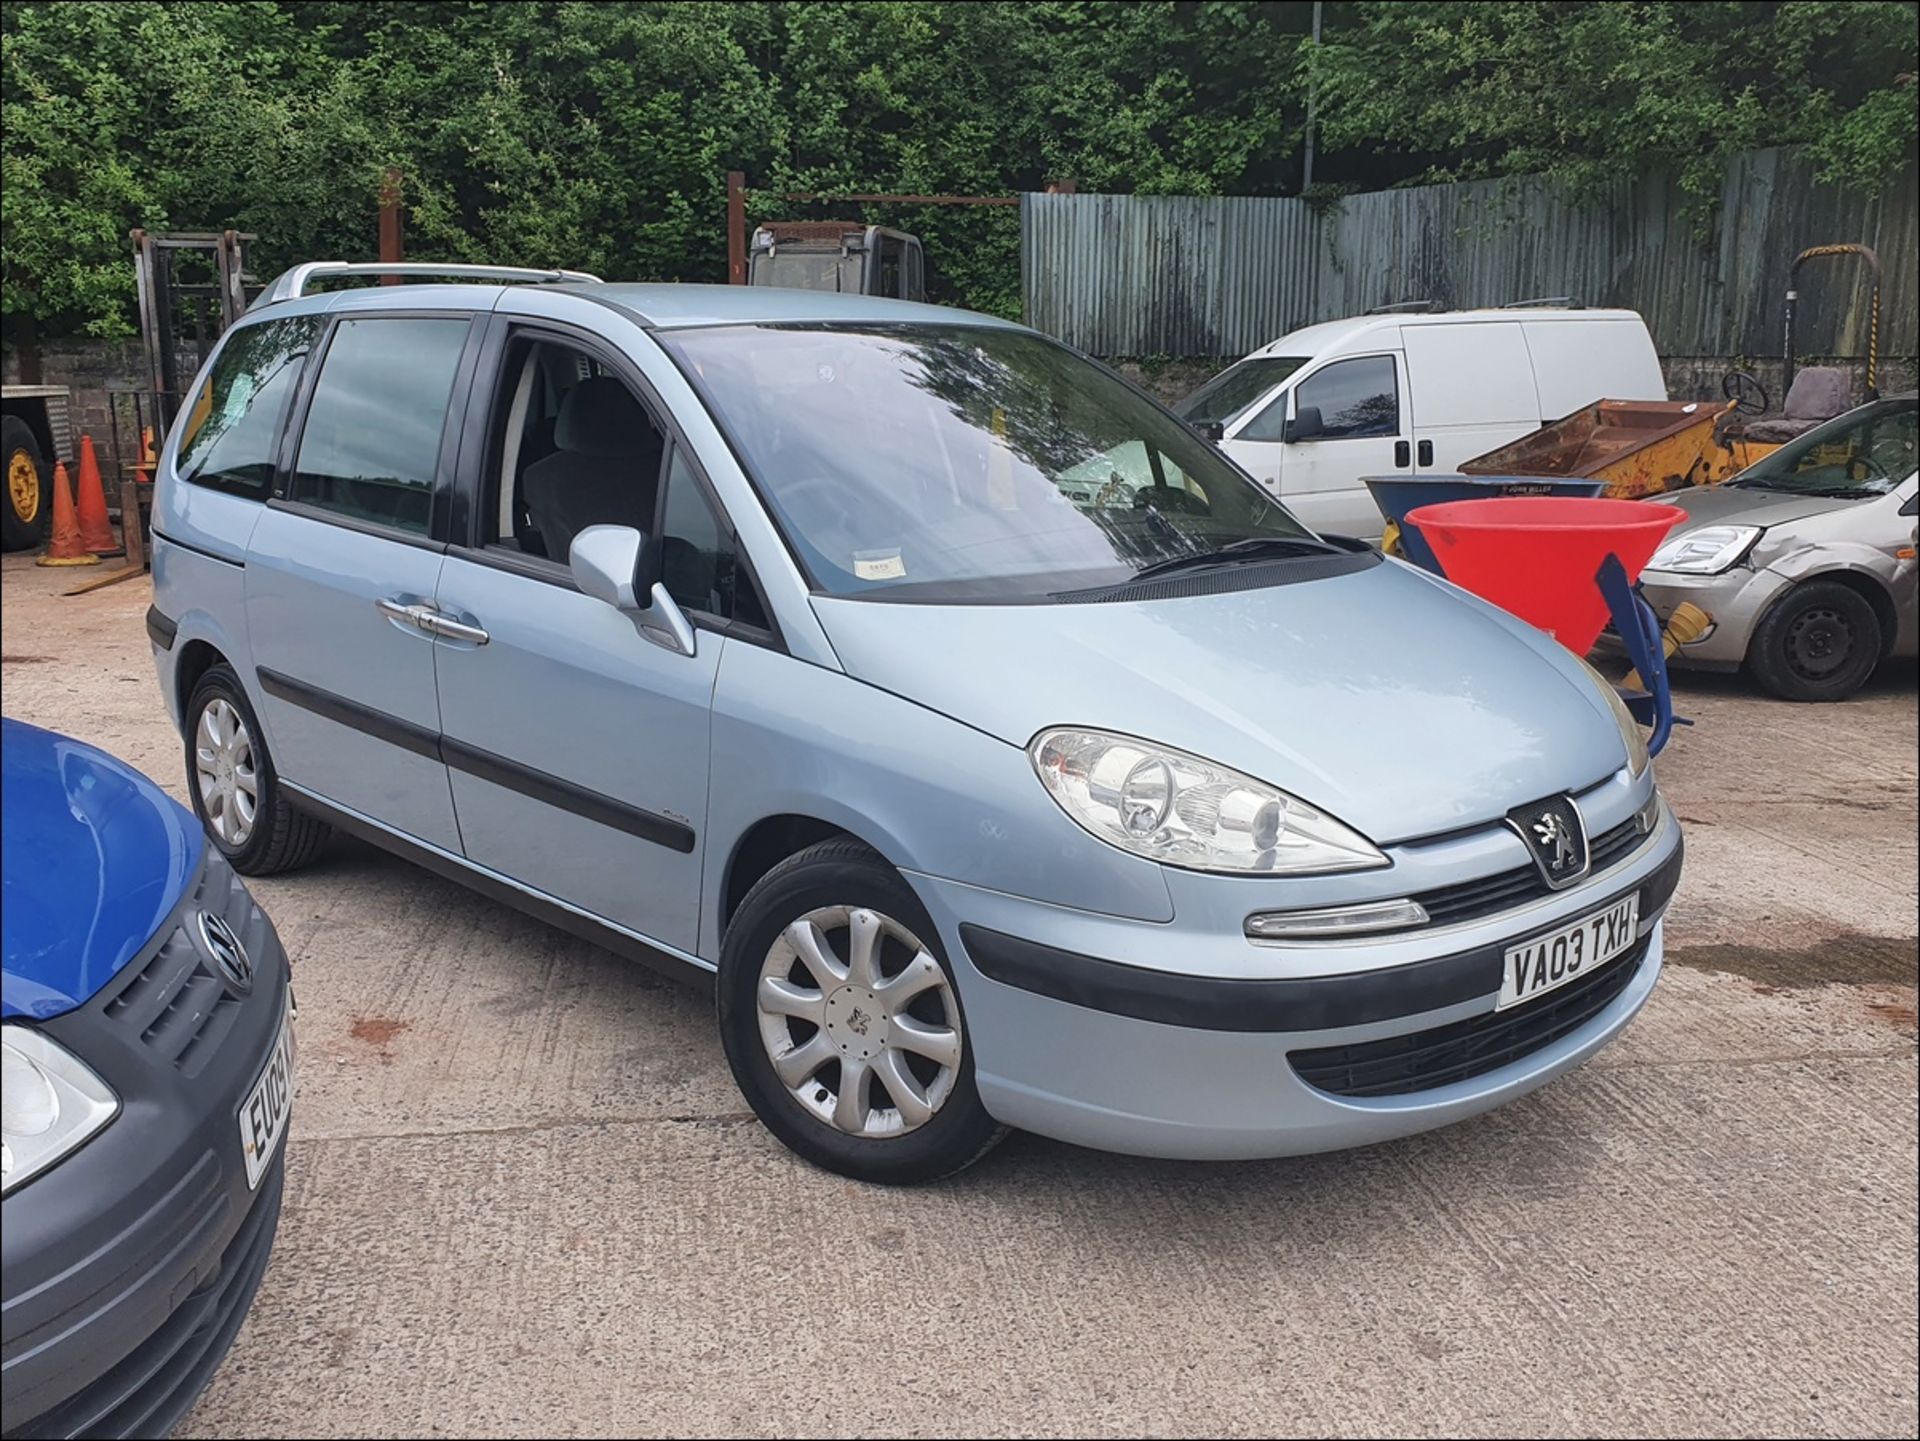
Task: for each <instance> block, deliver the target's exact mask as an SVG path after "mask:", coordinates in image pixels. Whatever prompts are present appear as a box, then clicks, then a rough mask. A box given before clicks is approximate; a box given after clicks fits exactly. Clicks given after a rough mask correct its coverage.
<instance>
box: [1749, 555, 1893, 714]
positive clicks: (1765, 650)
mask: <svg viewBox="0 0 1920 1441" xmlns="http://www.w3.org/2000/svg"><path fill="white" fill-rule="evenodd" d="M1881 640H1882V636H1881V631H1880V618H1879V617H1878V616H1876V615H1875V614H1874V613H1873V607H1872V606H1871V605H1869V604H1868V603H1867V600H1866V597H1865V596H1863V595H1861V594H1860V592H1858V591H1857V590H1854V589H1853V588H1852V587H1850V586H1845V585H1841V584H1840V583H1839V582H1837V581H1831V580H1811V581H1806V582H1804V583H1802V584H1800V585H1797V586H1795V587H1794V588H1793V589H1792V590H1790V591H1788V592H1787V593H1786V595H1784V596H1783V597H1781V599H1780V600H1778V601H1776V602H1775V603H1774V606H1773V608H1772V609H1771V610H1769V611H1768V612H1767V614H1766V616H1765V618H1764V619H1762V620H1761V622H1760V625H1759V627H1758V628H1757V629H1756V630H1755V631H1754V633H1753V640H1752V642H1751V643H1750V644H1749V645H1748V647H1747V664H1748V665H1749V667H1750V668H1751V669H1752V671H1753V675H1754V679H1756V680H1758V681H1759V682H1760V684H1761V685H1763V686H1765V687H1766V688H1767V689H1768V690H1770V691H1772V692H1773V693H1774V694H1775V695H1777V696H1779V697H1781V698H1782V699H1784V700H1802V701H1835V700H1845V699H1846V698H1847V697H1848V696H1850V695H1852V694H1853V693H1854V692H1855V691H1857V690H1859V689H1860V687H1861V686H1863V685H1865V684H1866V683H1867V679H1868V677H1870V676H1871V675H1872V674H1873V672H1874V668H1875V667H1876V666H1878V665H1879V664H1880V650H1881Z"/></svg>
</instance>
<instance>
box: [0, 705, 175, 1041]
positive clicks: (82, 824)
mask: <svg viewBox="0 0 1920 1441" xmlns="http://www.w3.org/2000/svg"><path fill="white" fill-rule="evenodd" d="M0 786H3V787H4V789H0V804H4V808H5V814H4V824H3V826H0V836H3V838H4V844H3V845H0V851H3V852H4V858H3V859H0V951H3V953H4V960H5V967H4V970H5V983H4V993H3V994H0V1011H4V1014H5V1016H6V1018H7V1019H9V1020H11V1019H14V1018H16V1017H28V1018H31V1019H35V1020H45V1019H47V1018H48V1017H50V1016H57V1015H59V1014H61V1013H62V1012H63V1011H70V1010H72V1009H73V1008H74V1007H76V1006H80V1005H84V1004H85V1003H86V1001H87V1000H88V999H89V998H90V997H92V996H93V995H94V994H95V992H97V991H98V990H99V989H100V988H101V987H102V986H104V985H105V984H106V983H107V982H108V981H110V980H111V979H113V977H114V975H115V974H116V973H117V972H118V971H119V970H120V968H121V967H122V966H124V965H126V963H127V962H128V961H129V960H131V959H132V958H133V957H134V956H135V955H136V954H137V953H138V952H139V950H140V949H141V947H142V946H144V945H145V944H146V943H147V942H148V941H149V940H150V939H152V937H153V935H154V932H155V931H157V930H158V929H159V928H160V925H161V923H162V922H163V921H165V920H166V918H167V916H168V915H169V914H170V913H171V912H172V911H173V908H174V906H175V905H176V904H177V903H178V902H179V900H180V897H181V895H182V894H183V893H184V892H185V891H186V889H187V887H188V886H189V885H191V884H192V883H193V878H194V875H195V873H196V872H197V870H198V868H199V864H200V857H201V852H202V847H203V846H204V844H205V842H204V841H203V840H202V838H201V831H200V826H199V824H198V822H196V821H195V820H194V818H193V817H192V815H190V814H189V813H188V812H187V811H186V810H185V808H183V807H182V806H180V805H179V804H178V803H176V802H175V801H173V800H171V799H170V798H169V797H168V796H167V795H166V794H165V793H164V792H163V791H161V789H160V788H159V787H158V786H156V785H155V784H154V783H153V782H152V781H150V780H148V779H147V778H146V777H145V776H143V775H141V774H140V773H139V772H138V771H136V770H134V769H133V768H132V767H131V766H128V765H126V764H124V763H123V762H121V761H117V760H115V759H114V758H113V757H112V756H110V755H108V754H106V753H105V752H104V751H100V750H96V749H94V748H93V747H92V746H89V745H84V744H82V743H81V742H79V741H76V740H71V739H69V738H68V737H66V736H60V735H55V734H54V733H53V732H51V731H44V730H41V729H39V728H38V727H37V726H30V725H27V724H25V723H24V722H21V721H16V720H4V721H0Z"/></svg>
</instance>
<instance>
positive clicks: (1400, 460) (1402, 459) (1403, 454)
mask: <svg viewBox="0 0 1920 1441" xmlns="http://www.w3.org/2000/svg"><path fill="white" fill-rule="evenodd" d="M1393 463H1394V464H1395V465H1397V466H1398V467H1399V468H1400V469H1402V470H1405V469H1406V468H1407V467H1408V466H1410V465H1412V464H1413V446H1412V445H1410V444H1409V443H1408V442H1406V441H1404V440H1396V441H1395V442H1394V443H1393Z"/></svg>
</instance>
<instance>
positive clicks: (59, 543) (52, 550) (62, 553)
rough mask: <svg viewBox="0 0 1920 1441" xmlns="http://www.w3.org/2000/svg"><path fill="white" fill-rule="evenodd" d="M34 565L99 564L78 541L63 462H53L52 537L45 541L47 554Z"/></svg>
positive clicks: (76, 519)
mask: <svg viewBox="0 0 1920 1441" xmlns="http://www.w3.org/2000/svg"><path fill="white" fill-rule="evenodd" d="M35 564H36V565H98V564H100V557H99V556H97V555H89V554H88V553H87V548H86V546H84V545H83V544H81V542H80V522H79V520H78V518H77V517H75V515H74V513H73V487H72V486H71V485H70V484H68V482H67V467H66V465H65V464H64V463H60V462H56V463H55V464H54V467H53V538H52V539H51V540H50V541H48V542H47V553H46V554H45V555H43V556H41V557H40V559H39V560H38V561H36V562H35Z"/></svg>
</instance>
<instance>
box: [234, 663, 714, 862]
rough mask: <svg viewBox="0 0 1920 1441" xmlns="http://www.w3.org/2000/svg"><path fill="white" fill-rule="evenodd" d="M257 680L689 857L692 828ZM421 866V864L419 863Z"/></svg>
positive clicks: (328, 696)
mask: <svg viewBox="0 0 1920 1441" xmlns="http://www.w3.org/2000/svg"><path fill="white" fill-rule="evenodd" d="M255 674H257V675H258V676H259V677H260V685H261V688H262V689H264V690H265V691H266V692H267V694H268V695H271V696H278V697H279V698H280V699H281V700H283V701H287V702H289V703H291V704H293V705H297V706H299V707H300V708H301V709H302V710H310V711H312V712H313V713H314V714H315V715H321V716H325V717H326V718H327V719H328V720H330V721H336V722H338V723H339V724H341V725H343V726H350V727H352V728H353V729H354V730H357V731H361V732H364V733H365V734H367V735H370V736H373V737H374V738H375V739H377V740H383V741H386V742H387V743H388V744H389V745H395V746H398V747H400V749H402V750H405V751H411V752H412V753H413V754H415V755H419V756H426V757H427V758H428V759H429V760H436V761H440V762H442V763H443V764H445V765H448V766H450V767H452V768H453V769H454V770H457V771H464V772H466V773H467V774H468V775H471V776H478V777H479V778H480V779H481V780H483V781H491V782H492V783H493V784H494V785H497V786H505V787H506V788H507V789H508V790H513V791H518V792H519V793H520V794H521V795H523V796H530V797H531V798H532V799H534V800H536V801H541V802H543V803H545V804H547V805H550V806H557V807H558V808H559V809H561V810H563V811H571V812H572V813H573V814H574V815H577V816H584V817H586V819H588V820H590V821H598V822H599V823H600V824H601V825H603V826H611V827H613V828H614V829H615V830H621V831H625V832H626V833H627V834H628V835H632V836H638V837H640V839H641V840H643V841H652V842H653V843H654V844H655V845H657V846H665V847H666V848H667V849H668V850H671V851H679V852H680V853H681V854H682V855H687V854H691V853H692V851H693V847H694V843H695V841H696V840H697V839H698V837H697V836H695V834H694V831H693V827H692V826H689V825H686V824H684V823H683V822H680V821H676V820H673V819H671V818H669V817H667V816H662V815H655V814H654V813H653V812H652V811H645V810H641V809H640V808H639V807H638V806H630V805H627V804H625V803H624V802H621V801H616V800H612V799H610V798H609V797H607V796H603V795H601V794H600V793H599V792H597V791H590V790H588V789H587V788H586V787H585V786H579V785H575V784H574V783H573V782H572V781H568V780H562V779H561V778H560V777H559V776H554V775H548V774H547V773H546V772H545V771H537V770H534V769H533V768H532V767H531V766H523V765H521V764H520V763H519V762H518V761H513V760H508V759H507V758H506V757H505V756H501V755H495V754H494V753H493V752H492V751H487V750H482V749H480V747H478V746H472V745H468V744H467V743H466V742H465V741H457V740H455V739H454V738H453V737H452V736H447V735H441V734H439V733H438V732H436V731H430V730H428V729H427V728H426V727H424V726H418V725H415V724H414V723H413V722H412V721H405V720H401V719H400V718H399V717H398V716H392V715H388V714H387V713H386V712H385V711H380V710H375V709H373V708H372V707H371V706H364V705H361V704H360V703H359V702H358V701H351V700H348V699H347V698H346V697H345V696H339V695H335V694H334V693H333V692H332V691H328V690H322V689H320V688H319V687H318V686H312V685H308V684H307V683H306V682H305V681H302V680H295V679H294V678H293V677H292V676H290V675H283V674H281V673H280V672H279V671H276V670H268V669H267V668H266V667H265V666H259V667H256V669H255ZM423 864H424V862H423Z"/></svg>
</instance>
